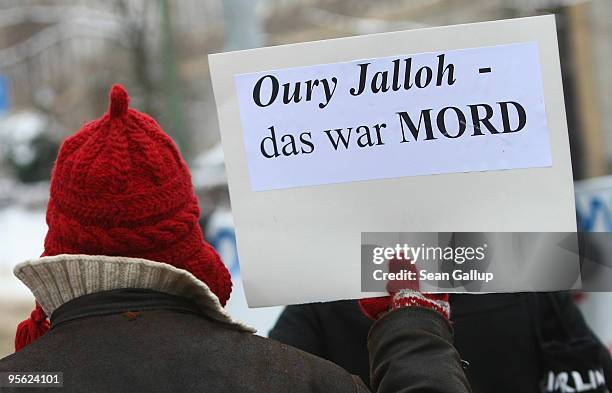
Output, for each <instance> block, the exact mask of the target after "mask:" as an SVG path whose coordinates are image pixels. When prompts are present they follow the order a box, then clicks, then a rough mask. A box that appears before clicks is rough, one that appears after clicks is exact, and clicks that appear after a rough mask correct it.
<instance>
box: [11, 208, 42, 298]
mask: <svg viewBox="0 0 612 393" xmlns="http://www.w3.org/2000/svg"><path fill="white" fill-rule="evenodd" d="M46 233H47V224H46V223H45V212H44V211H43V210H29V209H26V208H23V207H18V206H10V207H6V208H3V209H0V302H6V301H10V300H25V299H31V298H32V295H31V294H30V291H29V290H28V289H27V288H26V286H25V285H23V284H22V283H21V282H20V281H19V280H17V278H15V276H14V275H13V267H14V266H15V265H16V264H18V263H20V262H23V261H25V260H26V259H30V258H38V257H39V256H40V254H41V253H42V251H43V244H44V239H45V234H46Z"/></svg>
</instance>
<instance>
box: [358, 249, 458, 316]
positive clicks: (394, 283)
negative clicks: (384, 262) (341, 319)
mask: <svg viewBox="0 0 612 393" xmlns="http://www.w3.org/2000/svg"><path fill="white" fill-rule="evenodd" d="M401 271H408V272H413V273H412V275H413V276H414V277H415V279H414V280H390V281H389V282H387V292H389V294H390V295H389V296H383V297H373V298H365V299H361V300H359V307H360V308H361V311H362V312H363V313H364V314H365V315H366V316H367V317H368V318H370V319H374V320H376V319H378V318H380V317H381V316H383V315H384V314H385V313H387V312H389V311H392V310H395V309H398V308H404V307H423V308H428V309H430V310H433V311H436V312H438V313H439V314H441V315H442V316H443V317H444V318H446V319H448V318H449V315H450V306H449V303H448V293H431V294H429V293H422V292H421V291H420V285H419V278H418V271H417V268H416V264H413V263H412V262H411V260H410V259H409V258H407V257H405V255H402V254H400V255H398V256H397V257H396V258H394V259H391V260H389V272H390V273H399V272H401Z"/></svg>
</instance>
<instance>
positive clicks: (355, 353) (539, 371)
mask: <svg viewBox="0 0 612 393" xmlns="http://www.w3.org/2000/svg"><path fill="white" fill-rule="evenodd" d="M450 305H451V309H452V313H451V323H452V326H453V330H454V337H455V342H454V344H455V347H456V348H457V350H458V351H459V354H460V355H461V358H462V359H464V360H465V361H466V363H467V364H469V365H468V366H467V367H466V370H465V372H466V375H467V377H468V380H469V382H470V385H471V387H472V389H473V391H474V392H475V393H490V392H495V393H504V392H508V393H511V392H512V393H515V392H522V393H532V392H533V393H540V392H541V387H540V383H541V381H542V377H543V376H545V375H543V374H545V370H544V365H543V364H542V363H543V359H542V358H543V354H542V351H541V344H540V338H539V337H538V336H539V335H540V334H539V333H538V330H537V329H540V330H541V336H542V339H543V340H546V341H553V340H556V341H571V340H576V339H579V338H587V339H589V340H591V341H593V342H595V343H596V346H598V351H600V353H601V363H602V367H603V369H604V372H605V374H606V382H607V384H608V389H612V388H611V387H610V381H612V361H611V360H610V355H609V353H608V352H607V351H606V350H605V347H604V346H603V344H601V342H599V340H598V339H597V338H596V337H595V335H594V334H593V332H592V331H591V330H590V329H589V327H588V326H587V324H586V323H585V321H584V318H583V317H582V314H581V313H580V311H579V310H578V308H577V307H576V305H575V304H574V302H573V299H572V297H571V295H570V294H569V293H567V292H559V293H550V294H544V293H509V294H487V295H468V294H463V295H452V294H451V295H450ZM562 326H563V328H562ZM371 327H372V320H370V319H368V318H366V317H365V316H364V315H363V313H362V312H361V310H360V308H359V305H358V303H357V301H350V300H347V301H337V302H329V303H313V304H304V305H295V306H288V307H286V308H285V310H284V311H283V312H282V314H281V315H280V317H279V319H278V321H277V322H276V325H275V326H274V327H273V328H272V330H271V331H270V332H269V337H270V338H273V339H275V340H278V341H280V342H282V343H285V344H289V345H292V346H294V347H296V348H300V349H302V350H304V351H307V352H310V353H312V354H315V355H317V356H320V357H322V358H325V359H328V360H330V361H332V362H334V363H336V364H338V365H340V366H342V367H343V368H345V369H346V370H348V371H349V372H351V373H353V374H356V375H359V376H360V377H361V378H362V379H363V380H364V381H365V382H366V383H369V381H370V379H369V376H370V368H369V364H368V353H367V348H366V342H367V337H368V331H369V330H370V328H371ZM593 356H594V357H596V358H598V355H597V354H593ZM585 381H586V380H585ZM568 391H569V390H568Z"/></svg>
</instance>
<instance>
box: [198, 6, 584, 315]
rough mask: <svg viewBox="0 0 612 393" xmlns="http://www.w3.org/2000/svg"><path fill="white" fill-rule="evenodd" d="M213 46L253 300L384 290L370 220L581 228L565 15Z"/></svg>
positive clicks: (402, 226)
mask: <svg viewBox="0 0 612 393" xmlns="http://www.w3.org/2000/svg"><path fill="white" fill-rule="evenodd" d="M209 59H210V68H211V74H212V79H213V88H214V91H215V98H216V101H217V106H218V113H219V124H220V128H221V136H222V142H223V148H224V152H225V158H226V168H227V173H228V180H229V187H230V197H231V202H232V211H233V214H234V220H235V225H236V236H237V242H238V252H239V257H240V265H241V273H242V277H243V281H244V287H245V292H246V294H247V297H248V301H249V305H251V306H266V305H277V304H291V303H302V302H311V301H325V300H336V299H346V298H358V297H363V296H372V294H371V293H362V292H361V290H360V235H361V232H376V231H380V232H383V231H385V232H400V231H405V232H419V231H423V232H442V231H451V232H452V231H455V232H459V231H480V232H483V231H542V232H543V231H568V232H569V231H574V230H575V213H574V199H573V188H572V176H571V164H570V156H569V146H568V139H567V126H566V123H565V112H564V104H563V90H562V85H561V75H560V68H559V58H558V50H557V40H556V31H555V22H554V17H553V16H544V17H534V18H524V19H515V20H506V21H498V22H486V23H477V24H469V25H458V26H449V27H442V28H432V29H421V30H413V31H405V32H395V33H385V34H375V35H368V36H361V37H352V38H344V39H336V40H328V41H320V42H309V43H302V44H294V45H285V46H278V47H270V48H260V49H255V50H248V51H240V52H230V53H222V54H217V55H211V56H210V57H209Z"/></svg>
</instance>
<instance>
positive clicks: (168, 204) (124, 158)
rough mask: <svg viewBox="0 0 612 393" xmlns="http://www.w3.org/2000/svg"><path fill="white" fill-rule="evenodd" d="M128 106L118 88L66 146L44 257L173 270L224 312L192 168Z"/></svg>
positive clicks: (219, 269)
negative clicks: (152, 264) (142, 262)
mask: <svg viewBox="0 0 612 393" xmlns="http://www.w3.org/2000/svg"><path fill="white" fill-rule="evenodd" d="M128 103H129V96H128V94H127V92H126V91H125V89H124V88H123V87H122V86H121V85H114V86H113V87H112V89H111V92H110V105H109V109H108V112H107V113H106V114H104V116H102V117H101V118H99V119H97V120H94V121H92V122H90V123H87V124H85V125H84V126H83V128H82V129H81V130H80V131H78V132H77V133H76V134H74V135H72V136H71V137H69V138H67V139H66V140H65V141H64V143H63V145H62V147H61V149H60V152H59V156H58V158H57V161H56V163H55V167H54V169H53V173H52V175H51V193H50V194H51V195H50V199H49V205H48V207H47V224H48V226H49V231H48V232H47V236H46V238H45V251H44V253H43V255H42V256H53V255H59V254H87V255H107V256H125V257H136V258H144V259H148V260H152V261H157V262H163V263H167V264H170V265H173V266H175V267H177V268H180V269H185V270H187V271H189V272H191V273H192V274H193V275H194V276H195V277H196V278H198V279H199V280H201V281H203V282H204V283H206V284H207V285H208V287H209V288H210V289H211V291H212V292H214V293H215V294H216V295H217V297H218V298H219V301H220V302H221V304H222V305H225V303H226V302H227V300H228V299H229V296H230V293H231V289H232V282H231V277H230V274H229V272H228V270H227V268H226V267H225V265H224V264H223V262H222V261H221V259H220V258H219V255H218V254H217V253H216V252H215V250H214V249H213V248H212V247H211V246H210V245H209V244H208V243H206V242H205V241H204V238H203V236H202V231H201V229H200V226H199V224H198V218H199V216H200V208H199V206H198V201H197V199H196V196H195V193H194V190H193V186H192V184H191V176H190V174H189V171H188V169H187V166H186V165H185V162H184V161H183V159H182V158H181V155H180V154H179V152H178V150H177V148H176V146H175V144H174V143H173V142H172V140H171V139H170V138H169V137H168V136H167V135H166V134H165V133H164V131H163V130H162V129H161V127H160V126H159V125H158V124H157V122H155V120H153V119H152V118H151V117H150V116H148V115H146V114H144V113H140V112H138V111H136V110H134V109H128Z"/></svg>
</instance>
